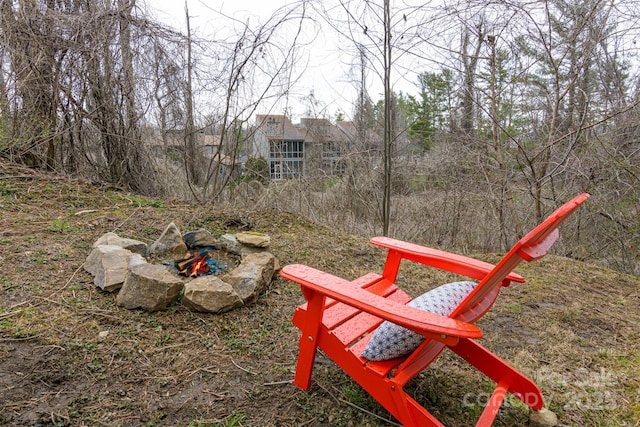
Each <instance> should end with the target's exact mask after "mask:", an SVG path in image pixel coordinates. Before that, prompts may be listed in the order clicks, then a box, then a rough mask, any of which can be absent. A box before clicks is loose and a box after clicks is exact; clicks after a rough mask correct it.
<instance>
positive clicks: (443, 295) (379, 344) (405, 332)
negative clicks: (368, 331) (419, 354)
mask: <svg viewBox="0 0 640 427" xmlns="http://www.w3.org/2000/svg"><path fill="white" fill-rule="evenodd" d="M475 287H476V283H475V282H453V283H447V284H446V285H442V286H438V287H437V288H435V289H432V290H430V291H429V292H426V293H424V294H422V295H420V296H419V297H417V298H415V299H413V300H412V301H410V302H409V303H407V306H409V307H414V308H419V309H420V310H424V311H429V312H431V313H436V314H439V315H441V316H449V315H450V314H451V313H452V312H453V310H455V308H456V307H457V306H458V305H459V304H460V303H461V302H462V301H463V300H464V299H465V298H466V297H467V295H469V292H471V291H472V290H473V289H474V288H475ZM422 341H424V337H423V336H422V335H420V334H417V333H415V332H413V331H410V330H409V329H406V328H403V327H402V326H398V325H396V324H395V323H391V322H388V321H385V322H382V324H381V325H380V326H379V327H378V329H376V330H375V331H374V332H373V336H372V337H371V340H369V343H367V346H366V347H365V349H364V351H363V352H362V354H361V356H362V357H364V358H367V359H369V360H372V361H376V362H377V361H381V360H388V359H394V358H396V357H400V356H404V355H405V354H408V353H411V352H412V351H413V350H415V349H416V348H417V347H418V346H419V345H420V344H421V343H422Z"/></svg>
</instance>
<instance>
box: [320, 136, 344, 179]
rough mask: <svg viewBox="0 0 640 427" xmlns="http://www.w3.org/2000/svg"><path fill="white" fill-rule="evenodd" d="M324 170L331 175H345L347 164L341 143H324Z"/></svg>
mask: <svg viewBox="0 0 640 427" xmlns="http://www.w3.org/2000/svg"><path fill="white" fill-rule="evenodd" d="M322 170H323V171H325V173H327V174H329V175H343V174H344V170H345V166H344V160H343V159H342V150H341V149H340V145H339V144H336V143H335V142H323V143H322Z"/></svg>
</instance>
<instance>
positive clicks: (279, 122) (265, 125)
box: [256, 114, 304, 141]
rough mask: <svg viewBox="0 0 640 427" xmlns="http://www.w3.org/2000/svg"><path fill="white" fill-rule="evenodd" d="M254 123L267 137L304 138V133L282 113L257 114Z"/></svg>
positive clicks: (298, 139) (299, 139)
mask: <svg viewBox="0 0 640 427" xmlns="http://www.w3.org/2000/svg"><path fill="white" fill-rule="evenodd" d="M256 124H257V125H258V127H260V129H262V131H263V132H264V134H265V135H266V136H267V138H269V139H285V140H297V141H301V140H304V135H302V134H301V133H300V131H299V130H298V128H297V127H295V126H294V125H293V123H291V120H290V119H289V118H288V117H287V116H285V115H283V114H265V115H262V114H258V115H256Z"/></svg>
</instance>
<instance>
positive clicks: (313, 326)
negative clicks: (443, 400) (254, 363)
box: [280, 193, 589, 426]
mask: <svg viewBox="0 0 640 427" xmlns="http://www.w3.org/2000/svg"><path fill="white" fill-rule="evenodd" d="M588 197H589V195H588V194H586V193H583V194H581V195H579V196H577V197H575V198H574V199H572V200H571V201H569V202H567V203H566V204H564V205H563V206H561V207H560V208H558V209H557V210H556V211H555V212H553V213H552V214H551V215H549V217H548V218H547V219H546V220H545V221H543V222H542V223H541V224H540V225H538V226H537V227H536V228H534V229H533V230H532V231H531V232H529V233H528V234H527V235H526V236H524V237H523V238H522V239H520V241H518V243H516V244H515V246H513V248H512V249H511V250H510V251H509V252H508V253H507V254H506V255H505V256H504V258H502V260H501V261H500V262H498V263H497V264H496V265H492V264H489V263H486V262H483V261H478V260H475V259H472V258H469V257H466V256H461V255H456V254H452V253H448V252H444V251H440V250H436V249H430V248H426V247H423V246H419V245H415V244H412V243H406V242H401V241H398V240H394V239H391V238H386V237H375V238H373V239H372V240H371V243H373V244H374V245H378V246H381V247H384V248H387V249H388V253H387V260H386V263H385V265H384V269H383V271H382V274H375V273H369V274H367V275H365V276H363V277H360V278H358V279H356V280H353V281H348V280H345V279H342V278H340V277H336V276H333V275H331V274H329V273H325V272H322V271H319V270H316V269H314V268H311V267H308V266H304V265H298V264H294V265H287V266H286V267H284V268H283V269H282V271H281V273H280V274H281V275H282V277H284V278H286V279H289V280H291V281H293V282H296V283H298V284H300V286H301V289H302V292H303V293H304V296H305V298H306V300H307V302H306V303H305V304H303V305H301V306H300V307H298V308H297V309H296V311H295V313H294V316H293V323H294V324H295V325H296V326H297V327H298V328H299V329H300V331H301V332H302V336H301V337H300V342H299V354H298V362H297V366H296V373H295V379H294V384H295V385H297V386H298V387H300V388H302V389H304V390H308V389H309V386H310V383H311V374H312V370H313V364H314V360H315V355H316V351H317V349H318V348H319V349H321V350H322V351H323V352H324V353H325V354H326V355H327V356H328V357H329V358H330V359H332V360H333V361H334V362H335V363H336V364H337V365H339V366H340V367H341V368H342V369H343V370H344V371H345V372H346V373H347V374H348V375H349V376H351V377H352V378H353V379H354V380H355V381H356V382H357V383H358V384H360V386H362V388H364V389H365V390H366V391H367V392H368V393H369V394H370V395H371V396H373V398H375V399H376V401H378V402H379V403H380V404H381V405H382V406H383V407H384V408H386V409H387V411H389V412H390V413H391V414H392V415H393V416H394V417H395V418H396V419H397V420H398V421H400V422H401V423H402V424H403V425H405V426H442V425H443V424H442V423H440V421H438V420H437V419H436V418H435V417H434V416H433V415H431V414H430V413H429V412H428V411H427V410H426V409H425V408H423V407H422V406H421V405H420V404H419V403H418V402H417V401H416V400H414V399H413V398H412V397H411V396H409V395H408V394H407V393H406V392H405V390H404V386H405V385H406V384H407V383H408V382H409V380H411V379H412V378H414V377H415V376H416V375H417V374H419V373H420V372H421V371H422V370H423V369H425V368H426V367H427V366H428V365H429V364H430V363H431V362H433V360H435V359H436V357H437V356H438V355H439V354H440V353H441V352H442V350H444V349H445V348H449V349H450V350H452V351H453V352H455V353H456V354H458V355H459V356H461V357H462V359H463V360H465V361H467V362H468V363H470V364H471V365H472V366H474V367H475V368H476V369H478V370H479V371H481V372H482V373H483V374H484V375H486V376H487V377H488V378H490V379H491V380H492V381H494V382H495V383H496V388H495V391H494V392H493V394H492V396H491V398H490V400H489V401H488V403H487V405H486V406H485V409H484V411H483V413H482V415H481V416H480V419H479V420H478V422H477V424H476V425H477V426H490V425H491V424H492V423H493V420H494V419H495V417H496V415H497V413H498V411H499V409H500V406H501V405H502V402H503V400H504V398H505V396H506V393H507V392H508V393H511V394H512V395H514V396H516V397H517V398H519V399H520V400H522V402H524V403H525V404H526V405H528V406H529V407H531V408H532V409H533V410H536V411H539V410H541V409H542V408H543V402H544V401H543V397H542V393H541V392H540V389H539V388H538V387H537V386H536V385H535V383H534V382H533V381H532V380H530V379H529V378H527V377H526V376H525V375H523V374H521V373H520V372H518V371H517V370H516V369H514V368H513V367H511V366H510V365H509V364H508V363H507V362H505V361H503V360H502V359H500V358H499V357H498V356H496V355H495V354H493V353H491V352H490V351H489V350H488V349H486V348H484V347H483V346H481V345H480V344H478V343H477V342H476V341H475V339H477V338H480V337H481V336H482V332H481V330H480V329H479V328H478V327H477V326H475V325H474V324H473V322H475V321H476V320H477V319H479V318H480V317H482V316H483V315H484V314H485V313H486V312H487V311H488V310H489V309H490V308H491V306H492V305H493V303H494V301H495V300H496V298H497V297H498V293H499V291H500V288H501V287H502V286H508V285H509V284H510V282H521V283H522V282H524V278H523V277H522V276H520V275H518V274H516V273H514V272H513V269H514V268H515V267H516V266H517V265H518V264H519V263H520V262H521V261H522V260H525V261H528V262H530V261H534V260H536V259H539V258H541V257H543V256H544V255H545V254H546V253H547V252H548V251H549V249H550V248H551V246H552V245H553V243H554V242H555V241H556V240H557V238H558V237H559V232H558V230H557V228H558V226H559V225H560V224H561V223H562V222H563V221H564V220H565V219H566V218H567V217H568V216H569V215H570V214H571V213H572V212H573V211H574V210H575V209H576V208H577V207H578V206H579V205H580V204H581V203H583V202H584V201H585V200H586V199H587V198H588ZM403 259H406V260H409V261H413V262H418V263H422V264H425V265H429V266H432V267H435V268H438V269H442V270H446V271H449V272H452V273H456V274H459V275H463V276H466V277H469V278H472V279H475V280H479V283H478V284H477V285H475V287H474V288H473V290H471V291H470V292H469V293H468V294H467V295H466V297H463V300H462V301H461V302H460V303H459V304H458V305H457V306H456V307H455V309H454V310H453V311H452V312H451V313H450V314H449V316H448V317H446V316H442V315H439V314H434V313H431V312H427V311H424V310H420V309H418V308H414V307H410V306H407V305H405V304H406V303H408V302H409V301H411V297H409V296H408V295H407V294H406V293H405V292H403V291H402V290H401V289H399V288H398V287H397V286H396V285H395V280H396V275H397V273H398V269H399V267H400V262H401V260H403ZM383 321H388V322H392V323H394V324H396V325H400V326H402V327H404V328H406V329H408V330H410V331H414V332H416V333H418V334H420V335H422V336H423V337H424V341H423V342H422V343H421V344H419V346H418V347H417V348H416V349H415V350H413V351H412V352H411V353H409V354H407V355H403V356H401V357H396V358H393V359H390V360H381V361H371V360H369V359H367V358H365V357H363V356H362V352H363V350H364V349H365V347H367V345H368V344H369V340H371V337H372V336H374V335H375V333H374V331H375V330H376V329H377V328H378V327H379V325H380V324H381V323H382V322H383Z"/></svg>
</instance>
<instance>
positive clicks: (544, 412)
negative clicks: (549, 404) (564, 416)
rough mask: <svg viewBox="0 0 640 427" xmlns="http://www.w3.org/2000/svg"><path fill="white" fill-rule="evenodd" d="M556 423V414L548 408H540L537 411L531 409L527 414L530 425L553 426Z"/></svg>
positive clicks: (537, 426)
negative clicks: (529, 413) (528, 414)
mask: <svg viewBox="0 0 640 427" xmlns="http://www.w3.org/2000/svg"><path fill="white" fill-rule="evenodd" d="M557 425H558V416H557V415H556V414H554V413H553V412H551V411H550V410H548V409H547V408H542V409H541V410H539V411H533V410H532V411H531V415H530V416H529V426H530V427H555V426H557Z"/></svg>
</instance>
